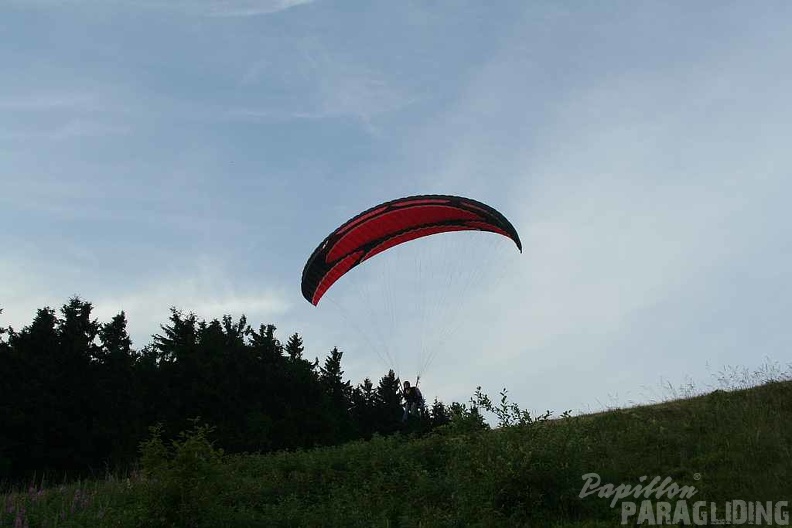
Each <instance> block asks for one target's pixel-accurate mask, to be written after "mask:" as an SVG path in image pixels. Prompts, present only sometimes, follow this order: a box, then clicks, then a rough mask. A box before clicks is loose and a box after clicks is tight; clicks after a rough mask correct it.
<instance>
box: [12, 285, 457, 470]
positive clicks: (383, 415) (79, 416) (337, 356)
mask: <svg viewBox="0 0 792 528" xmlns="http://www.w3.org/2000/svg"><path fill="white" fill-rule="evenodd" d="M92 309H93V306H92V304H91V303H90V302H87V301H85V300H82V299H80V298H79V297H74V298H72V299H70V300H69V301H68V302H67V303H66V304H65V305H63V306H62V307H61V309H60V311H59V312H57V313H56V311H55V310H53V309H51V308H41V309H39V310H37V313H36V315H35V317H34V319H33V321H32V322H31V323H30V324H29V325H27V326H25V327H24V328H23V329H22V330H20V331H16V330H14V329H13V328H10V327H9V328H0V380H2V383H0V480H3V481H6V482H9V481H11V482H15V481H19V480H21V479H29V478H31V476H32V475H34V474H35V475H39V477H40V476H41V475H49V476H50V477H49V478H53V477H54V478H58V479H63V478H64V475H65V477H66V478H69V477H75V476H81V475H85V474H86V473H88V472H91V473H93V474H97V473H99V472H105V471H116V470H119V469H125V468H129V467H131V465H133V464H134V463H135V461H136V459H137V457H138V455H139V453H138V446H139V444H140V442H141V441H142V440H143V439H144V438H146V437H147V435H148V433H149V429H150V428H151V427H152V426H154V425H157V424H161V426H162V428H163V430H164V431H165V434H166V435H170V436H174V435H176V433H177V432H178V431H182V430H185V429H187V428H188V427H189V426H190V422H191V421H192V420H194V419H196V418H200V421H201V422H202V423H207V424H209V425H211V426H212V427H213V428H214V435H213V438H214V439H215V440H216V442H217V444H218V445H219V446H220V447H222V448H223V449H225V450H226V452H229V453H241V452H268V451H274V450H282V449H297V448H310V447H314V446H321V445H332V444H339V443H342V442H346V441H350V440H355V439H361V438H370V437H371V436H372V435H374V434H375V433H377V434H380V435H388V434H392V433H395V432H396V431H399V430H402V429H403V427H404V425H403V424H402V422H401V418H402V397H401V394H400V391H399V385H400V381H399V379H398V378H397V377H396V375H395V374H394V372H393V371H389V372H388V373H387V374H386V375H384V376H383V377H382V378H381V379H380V380H379V383H378V384H377V385H376V386H375V385H374V383H373V382H372V381H371V380H370V379H368V378H367V379H365V380H364V381H363V382H362V383H360V384H358V385H357V386H353V385H352V383H351V382H350V381H348V380H345V379H344V371H343V369H342V365H341V361H342V357H343V353H342V352H341V351H340V350H338V349H337V348H333V349H332V350H331V351H330V352H329V353H328V354H327V356H326V357H325V358H324V361H323V362H322V363H321V364H320V362H319V360H318V358H316V359H314V360H313V361H310V360H308V359H306V358H305V357H304V355H305V354H304V353H305V350H304V347H303V342H302V338H301V337H300V335H299V334H297V333H295V334H292V335H291V336H290V337H289V338H288V339H287V340H286V342H285V343H283V342H281V341H280V340H279V339H278V337H277V336H276V333H275V331H276V328H275V326H274V325H272V324H262V325H260V326H259V327H258V328H253V327H252V326H250V325H249V324H248V322H247V320H246V318H245V317H244V316H242V317H240V318H239V319H238V320H234V319H233V318H232V317H231V316H228V315H225V316H223V317H222V319H213V320H211V321H209V322H207V321H205V320H199V319H198V318H197V317H196V315H195V314H193V313H184V312H182V311H179V310H176V309H175V308H173V309H171V314H170V318H169V321H168V322H167V323H166V324H163V325H161V327H160V328H161V330H162V331H161V333H159V334H157V335H154V336H153V340H152V342H151V343H150V344H148V345H146V346H145V347H143V348H142V349H140V350H136V349H134V348H133V347H132V341H131V339H130V337H129V334H128V333H127V319H126V316H125V314H124V312H121V313H119V314H118V315H116V316H115V317H113V318H112V319H111V320H110V321H109V322H99V321H98V320H97V319H94V318H92ZM449 417H450V410H449V409H447V408H446V407H445V406H444V405H443V404H442V403H441V402H438V401H435V402H434V405H432V406H431V408H430V409H429V410H428V412H426V413H424V415H423V416H421V417H420V419H419V420H417V423H413V424H411V426H412V427H417V428H420V429H421V430H428V429H431V428H433V427H436V426H439V425H442V424H445V423H447V422H448V421H449Z"/></svg>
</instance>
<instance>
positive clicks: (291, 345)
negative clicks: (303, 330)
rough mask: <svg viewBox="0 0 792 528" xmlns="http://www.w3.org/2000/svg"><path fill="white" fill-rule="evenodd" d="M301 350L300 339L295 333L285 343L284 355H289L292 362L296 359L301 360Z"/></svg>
mask: <svg viewBox="0 0 792 528" xmlns="http://www.w3.org/2000/svg"><path fill="white" fill-rule="evenodd" d="M303 350H304V348H303V340H302V338H301V337H300V336H299V334H297V333H294V334H292V335H291V337H289V340H288V341H287V342H286V354H288V355H289V358H290V359H291V360H292V361H297V360H298V359H302V353H303Z"/></svg>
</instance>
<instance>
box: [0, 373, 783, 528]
mask: <svg viewBox="0 0 792 528" xmlns="http://www.w3.org/2000/svg"><path fill="white" fill-rule="evenodd" d="M181 455H182V459H181V461H178V462H173V463H171V465H170V469H168V470H165V469H161V470H160V472H159V473H157V477H158V480H157V481H156V482H152V481H151V480H148V481H144V480H135V479H133V480H132V481H129V482H126V481H114V482H96V483H84V484H82V485H80V486H78V487H74V486H72V487H69V488H62V489H60V490H54V489H53V490H47V491H45V492H38V491H36V492H35V493H34V491H32V490H31V491H30V492H28V493H23V494H18V495H15V496H8V497H6V499H5V500H6V504H5V506H4V508H3V510H2V512H0V526H13V522H14V520H15V517H17V516H19V511H20V508H22V507H24V508H25V513H24V516H25V518H27V519H29V520H30V525H31V526H35V525H55V519H57V520H58V522H57V525H58V526H85V525H90V526H163V525H165V526H169V525H174V526H187V525H201V526H512V525H519V526H523V525H533V526H612V525H615V524H617V523H618V519H619V517H618V508H616V509H611V508H610V506H609V504H608V502H609V501H608V500H607V499H600V498H597V497H595V496H591V497H587V498H585V499H581V498H579V496H578V494H579V493H580V491H581V487H582V485H583V480H582V478H581V476H582V475H583V474H586V473H590V472H596V473H598V474H599V475H600V476H601V478H602V482H603V483H614V484H620V483H629V484H635V483H637V482H638V478H639V477H641V476H642V475H648V476H649V477H650V478H651V477H653V476H655V475H659V476H662V477H666V476H668V477H672V478H673V479H674V481H675V482H676V483H677V484H679V485H693V486H695V487H696V489H698V494H697V495H696V498H695V500H706V501H715V502H724V501H727V500H734V499H742V500H750V501H757V500H761V501H769V500H789V493H790V491H791V490H792V485H790V484H789V482H792V456H790V455H792V383H791V382H783V383H770V384H767V385H764V386H761V387H756V388H753V389H748V390H742V391H736V392H722V391H716V392H714V393H711V394H708V395H706V396H700V397H696V398H692V399H687V400H678V401H673V402H669V403H664V404H659V405H652V406H646V407H636V408H632V409H626V410H616V411H610V412H606V413H600V414H597V415H589V416H581V417H575V418H569V419H563V420H555V421H549V422H544V423H537V424H534V425H531V426H528V427H522V428H517V427H514V428H508V429H500V430H496V431H485V432H477V433H460V432H453V431H447V432H445V433H444V434H434V435H432V436H429V437H424V438H413V439H408V438H403V437H398V436H397V437H390V438H375V439H374V440H372V441H370V442H356V443H351V444H347V445H344V446H339V447H333V448H323V449H315V450H311V451H305V452H297V453H277V454H271V455H250V456H234V457H228V458H226V459H225V461H224V462H223V463H222V464H221V463H218V462H213V461H211V460H208V459H207V457H206V456H205V455H206V453H205V451H201V445H200V442H196V443H195V444H194V445H191V446H187V447H186V448H185V449H183V450H182V452H181ZM195 460H203V462H198V463H196V462H195ZM78 488H79V489H78ZM78 491H80V492H81V494H82V495H81V496H80V497H83V498H82V499H78V500H77V501H76V507H75V499H74V494H75V493H77V492H78ZM36 494H38V496H36ZM86 496H87V497H90V499H88V500H86V499H84V497H86ZM80 500H82V502H80Z"/></svg>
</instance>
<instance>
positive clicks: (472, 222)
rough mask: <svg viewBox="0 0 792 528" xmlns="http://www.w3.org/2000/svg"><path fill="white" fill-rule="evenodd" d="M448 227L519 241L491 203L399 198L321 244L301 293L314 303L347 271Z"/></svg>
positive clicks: (457, 198)
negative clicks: (387, 251) (484, 232)
mask: <svg viewBox="0 0 792 528" xmlns="http://www.w3.org/2000/svg"><path fill="white" fill-rule="evenodd" d="M450 231H490V232H492V233H497V234H500V235H503V236H506V237H508V238H510V239H512V240H513V241H514V243H515V244H516V245H517V248H518V249H519V250H520V251H522V243H521V242H520V237H519V235H518V234H517V230H515V229H514V226H512V224H511V223H510V222H509V221H508V220H507V219H506V217H505V216H503V215H502V214H501V213H499V212H498V211H496V210H495V209H493V208H492V207H490V206H488V205H486V204H483V203H481V202H477V201H475V200H471V199H469V198H462V197H461V196H445V195H422V196H409V197H406V198H399V199H398V200H392V201H390V202H385V203H383V204H380V205H377V206H374V207H372V208H371V209H368V210H366V211H363V212H362V213H360V214H359V215H357V216H355V217H354V218H352V219H350V220H348V221H347V222H345V223H344V224H343V225H342V226H341V227H339V228H338V229H336V230H335V231H333V232H332V233H330V234H329V235H328V236H327V238H325V239H324V241H323V242H322V243H321V244H319V247H317V248H316V249H315V250H314V252H313V253H312V254H311V257H310V258H309V259H308V262H307V263H306V264H305V268H304V269H303V274H302V293H303V297H305V298H306V300H308V302H310V303H311V304H314V305H316V304H318V303H319V300H320V299H321V298H322V296H323V295H324V294H325V293H326V292H327V290H328V289H329V288H330V286H332V285H333V283H334V282H336V281H337V280H338V279H340V278H341V277H342V276H343V275H344V274H345V273H346V272H348V271H349V270H351V269H352V268H354V267H355V266H357V265H358V264H360V263H361V262H363V261H365V260H366V259H369V258H371V257H373V256H374V255H376V254H378V253H381V252H383V251H385V250H387V249H389V248H392V247H394V246H397V245H399V244H402V243H404V242H407V241H410V240H415V239H416V238H421V237H425V236H429V235H434V234H437V233H446V232H450Z"/></svg>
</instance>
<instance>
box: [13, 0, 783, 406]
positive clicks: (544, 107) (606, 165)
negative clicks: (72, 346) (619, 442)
mask: <svg viewBox="0 0 792 528" xmlns="http://www.w3.org/2000/svg"><path fill="white" fill-rule="evenodd" d="M790 15H792V6H790V4H789V3H787V2H762V3H754V2H695V3H691V2H683V1H680V2H642V3H635V2H626V1H625V2H609V3H596V4H594V3H584V2H558V1H553V2H550V1H547V2H528V3H526V2H518V1H514V2H507V1H503V2H487V3H484V2H466V1H454V2H442V1H438V2H427V1H405V2H390V1H382V2H378V1H375V2H329V1H321V0H317V1H310V0H302V1H300V0H279V1H267V0H261V1H241V0H240V1H235V0H225V1H203V0H167V1H166V0H135V1H132V0H129V1H126V0H101V1H100V0H72V1H65V0H10V1H9V0H6V1H5V2H3V3H2V4H0V41H2V42H3V45H2V46H0V63H2V65H3V68H2V73H0V78H1V80H2V82H0V116H2V119H0V189H2V191H1V192H0V223H1V224H2V225H3V226H4V228H3V229H2V230H0V245H1V246H2V248H3V251H2V253H0V307H2V308H3V310H4V311H3V314H2V315H0V325H9V324H10V325H12V326H14V327H15V328H21V327H22V326H23V325H25V324H27V323H29V322H30V320H31V319H32V317H33V315H34V313H35V309H36V308H40V307H43V306H52V307H59V306H60V305H62V304H63V303H64V302H66V301H67V300H68V298H69V297H70V296H72V295H75V294H77V295H80V296H81V297H83V298H85V299H87V300H89V301H91V302H93V303H94V305H95V307H96V314H97V316H98V317H100V318H101V319H103V320H108V319H109V318H110V317H111V316H112V315H113V314H115V313H117V312H118V311H121V310H124V311H126V313H127V316H128V318H129V321H130V332H131V334H132V336H133V339H134V341H135V345H136V346H138V347H142V346H143V345H145V344H146V343H148V342H149V341H150V336H151V335H152V334H153V333H156V332H158V331H159V328H158V325H159V324H160V323H163V322H165V321H166V320H167V317H168V312H169V307H170V306H177V307H179V308H181V309H184V310H186V311H194V312H196V313H197V314H198V315H199V316H201V317H205V318H214V317H220V316H221V315H223V314H224V313H230V314H231V315H234V316H235V317H237V316H239V315H241V314H243V313H244V314H246V315H247V317H248V319H249V321H250V322H251V323H253V324H255V325H258V324H259V323H274V324H275V325H276V326H278V329H279V333H280V336H281V337H282V338H283V339H285V338H286V337H287V336H288V335H289V334H290V333H292V332H294V331H298V332H300V333H302V334H303V336H304V339H305V344H306V347H307V351H306V353H307V354H308V355H309V356H311V357H313V356H320V357H322V356H324V355H325V354H326V353H327V351H328V350H329V348H331V347H332V346H334V345H337V346H338V347H339V348H340V349H342V350H343V351H344V352H345V361H346V370H347V375H348V376H349V377H350V378H351V379H352V380H353V381H354V382H359V381H361V380H362V378H363V377H365V376H371V377H374V378H376V377H378V376H380V375H382V374H383V373H384V371H385V370H386V365H385V364H384V363H383V362H382V361H380V359H379V357H378V355H377V354H372V353H371V351H370V350H368V348H369V347H368V345H370V344H371V340H370V336H369V337H366V336H364V335H363V334H365V332H366V331H369V330H370V329H369V328H368V327H367V329H366V330H365V331H363V332H361V331H359V330H356V329H354V328H352V326H354V325H349V324H346V323H343V322H342V320H340V319H338V317H337V316H338V314H337V313H335V312H334V307H335V306H337V305H335V304H332V303H320V305H319V307H318V308H315V307H313V306H311V305H310V304H308V303H307V302H305V301H304V300H303V299H302V297H301V294H300V287H299V280H300V273H301V271H302V267H303V264H304V263H305V260H306V259H307V257H308V255H309V254H310V253H311V251H312V250H313V248H314V247H315V246H316V245H317V244H318V243H319V242H320V241H321V240H322V238H323V237H324V236H325V235H327V233H328V232H330V231H331V230H332V229H333V228H335V227H336V226H337V225H339V224H340V223H342V222H343V221H344V220H346V219H347V218H349V217H350V216H352V215H354V214H355V213H357V212H359V211H361V210H363V209H365V208H368V207H370V206H372V205H374V204H376V203H379V202H381V201H385V200H389V199H392V198H396V197H400V196H406V195H412V194H424V193H443V194H460V195H464V196H469V197H471V198H476V199H478V200H481V201H483V202H486V203H489V204H490V205H493V206H494V207H496V208H498V209H499V210H501V211H502V212H503V213H504V214H505V215H506V216H507V217H508V218H510V219H511V221H512V223H514V225H515V226H516V228H517V230H518V231H519V232H520V235H521V237H522V240H523V245H524V252H523V253H522V254H519V253H517V252H515V251H513V248H511V249H512V251H506V250H504V249H503V247H495V248H494V249H493V251H494V252H497V254H498V255H499V260H498V262H497V266H495V267H494V268H497V273H494V272H493V273H494V274H490V273H489V272H490V271H492V270H491V269H490V268H487V274H483V277H479V278H478V279H477V281H478V282H476V283H475V285H474V286H473V287H471V288H467V289H466V290H465V294H464V296H462V295H461V294H459V291H458V290H457V291H455V293H456V294H457V295H458V297H457V299H456V301H455V302H454V303H452V304H449V305H448V306H449V308H448V310H451V308H450V306H454V307H455V308H456V309H455V310H453V312H454V314H455V315H454V317H455V318H456V321H457V323H455V325H454V326H452V329H453V331H452V332H450V334H448V336H450V337H448V339H447V340H446V341H445V342H444V344H443V346H442V347H440V348H439V349H438V350H437V353H436V358H435V360H434V361H433V363H432V365H431V368H430V369H429V370H427V371H426V372H425V374H424V384H425V385H424V387H425V389H426V390H425V392H426V395H427V396H429V397H433V396H435V395H436V396H439V397H440V398H441V399H443V400H444V401H451V400H459V401H465V400H467V398H468V397H469V396H470V395H471V394H472V392H473V390H474V389H475V387H476V386H477V385H481V386H482V387H483V388H484V390H485V391H487V392H490V393H497V391H498V390H499V389H500V388H502V387H507V388H508V389H509V390H510V392H511V395H512V397H513V399H515V400H516V401H518V402H519V403H520V404H522V405H524V406H525V407H528V408H532V409H536V410H545V409H551V410H555V411H562V410H565V409H574V410H588V409H591V410H596V409H598V408H600V407H602V406H603V405H612V404H625V403H629V402H639V401H649V400H652V399H653V398H656V397H658V394H657V393H658V388H659V387H661V385H662V384H663V383H670V384H672V385H675V386H676V385H679V384H682V383H685V381H686V380H687V379H688V378H689V379H691V380H692V381H693V382H694V383H696V384H697V385H699V386H702V387H703V386H705V385H707V384H709V383H712V382H713V373H717V372H718V371H719V370H720V369H722V368H724V367H725V366H729V365H732V366H735V365H736V366H741V367H747V368H755V367H757V366H759V365H761V364H763V363H766V362H768V361H770V362H778V363H780V364H782V365H786V364H789V363H790V361H792V348H791V347H790V345H792V336H791V335H790V331H789V325H788V314H789V313H792V288H790V285H791V284H792V271H790V270H792V234H790V229H789V225H790V216H791V215H790V212H789V195H790V191H792V177H791V175H792V150H790V148H789V143H790V139H791V138H792V110H790V104H789V94H790V93H792V73H790V68H789V65H790V64H792V34H790V32H789V31H788V22H787V21H788V20H789V18H790ZM449 236H450V237H457V236H458V234H454V235H449ZM437 238H440V237H437ZM457 241H458V238H454V242H455V243H456V242H457ZM438 243H448V241H441V242H438ZM415 244H416V246H415V248H413V249H412V250H409V249H408V250H406V251H405V252H404V255H410V252H411V251H412V252H413V253H416V252H419V249H420V248H424V247H430V246H427V245H420V244H419V243H418V242H416V243H415ZM470 244H471V246H470V247H463V248H462V249H461V251H463V252H464V251H467V252H468V254H469V255H474V256H476V257H480V256H481V255H480V251H477V248H479V247H488V248H491V247H493V245H495V244H496V243H495V242H492V241H489V242H488V241H483V240H480V239H478V238H476V237H473V238H472V239H471V242H470ZM478 244H484V246H478ZM487 244H489V245H487ZM438 247H439V246H438ZM394 253H395V252H394ZM386 256H388V255H382V256H381V257H378V259H380V258H381V259H382V263H381V264H380V265H379V266H380V267H382V266H391V267H390V268H389V269H390V270H391V276H389V279H388V280H394V281H395V282H394V283H393V284H394V285H395V286H394V287H395V288H396V294H395V297H403V298H402V299H401V301H402V302H411V301H409V297H408V296H407V294H408V293H409V292H410V288H411V287H413V286H411V284H412V283H411V282H410V279H409V277H408V276H405V275H406V270H405V269H403V268H402V267H401V266H399V265H396V266H395V267H394V262H398V261H396V260H393V261H389V260H386ZM398 257H400V255H395V256H394V259H396V258H398ZM474 261H475V259H473V258H471V263H472V264H473V265H478V264H475V262H474ZM371 264H374V261H373V260H372V262H371ZM487 265H492V262H489V263H488V264H487ZM494 268H493V269H494ZM374 269H375V268H374V267H372V270H368V271H372V272H373V271H374ZM356 271H357V270H356ZM463 271H464V270H463ZM466 271H469V269H468V270H466ZM381 273H382V272H381ZM380 276H381V275H380ZM495 277H497V280H495ZM348 279H349V280H348V281H347V282H346V283H345V282H344V281H342V282H339V283H338V284H337V285H336V287H335V288H334V290H338V291H337V293H338V295H339V304H338V305H339V306H340V305H341V304H342V303H344V302H347V303H348V306H350V307H352V309H354V307H355V304H354V301H353V300H348V299H346V298H345V297H346V295H347V294H351V292H352V288H351V285H353V284H354V281H358V283H359V284H369V283H370V281H375V280H376V277H375V276H374V275H367V274H366V272H365V271H361V272H360V274H358V275H356V276H355V277H352V276H350V277H348ZM399 280H402V281H406V282H401V283H400V282H399ZM374 284H375V283H374ZM413 293H414V292H413ZM366 311H367V312H368V310H366ZM336 312H337V310H336ZM441 312H442V310H437V307H435V309H434V311H432V312H430V315H428V316H427V317H428V318H429V319H426V320H425V321H424V323H423V324H424V325H425V326H427V327H432V328H435V327H437V326H438V325H439V323H438V324H434V323H435V320H434V319H433V317H440V316H441V315H444V314H443V313H441ZM457 312H458V313H457ZM449 313H450V312H449ZM368 315H371V314H368ZM348 321H349V320H348V319H347V323H348ZM459 321H462V324H459ZM469 321H476V324H469V323H468V322H469ZM400 322H401V323H403V324H400ZM371 324H372V325H375V326H376V325H378V324H382V326H381V327H380V330H378V331H379V332H380V333H381V334H383V335H385V336H386V337H385V341H388V340H390V339H391V338H392V341H393V344H392V346H393V347H394V349H395V351H397V352H398V353H403V354H404V355H405V356H409V354H410V352H409V351H404V349H405V348H410V346H411V345H410V342H409V339H408V338H405V337H404V336H405V335H407V334H409V332H408V327H409V324H408V321H407V320H406V319H405V320H400V319H398V318H397V317H394V318H393V320H391V321H388V322H377V321H373V322H372V323H371ZM409 335H412V334H409ZM405 340H406V341H405ZM396 343H399V344H398V345H396ZM406 363H409V362H408V361H407V362H406ZM404 374H405V375H406V376H407V377H411V376H412V374H411V373H410V371H409V367H407V370H406V371H405V373H404Z"/></svg>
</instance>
